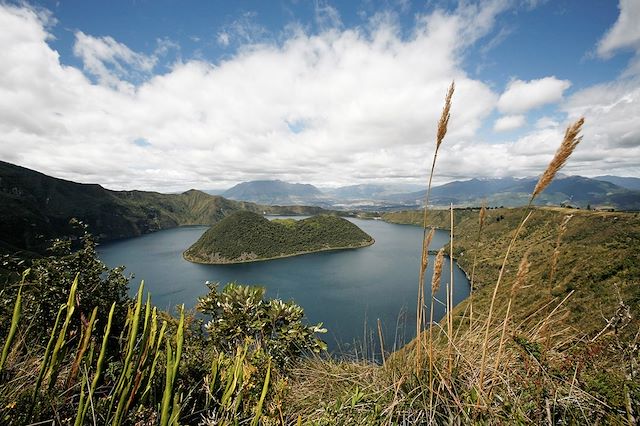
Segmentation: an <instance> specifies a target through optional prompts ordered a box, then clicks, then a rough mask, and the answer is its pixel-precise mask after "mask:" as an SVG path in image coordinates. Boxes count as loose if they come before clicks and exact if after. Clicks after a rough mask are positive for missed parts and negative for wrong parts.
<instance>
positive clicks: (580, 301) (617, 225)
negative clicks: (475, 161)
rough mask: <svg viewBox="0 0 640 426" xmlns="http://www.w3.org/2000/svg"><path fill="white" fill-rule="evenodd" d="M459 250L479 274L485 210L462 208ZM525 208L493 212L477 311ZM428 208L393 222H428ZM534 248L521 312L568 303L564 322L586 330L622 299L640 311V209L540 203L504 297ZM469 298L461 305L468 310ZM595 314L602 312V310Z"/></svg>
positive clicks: (478, 278) (445, 221)
mask: <svg viewBox="0 0 640 426" xmlns="http://www.w3.org/2000/svg"><path fill="white" fill-rule="evenodd" d="M454 212H455V213H454V256H455V257H456V260H457V262H458V264H459V265H460V266H461V267H462V268H463V269H464V270H465V271H467V273H468V274H471V271H472V269H473V259H474V256H475V254H476V253H475V251H476V240H477V236H478V210H475V211H474V210H465V209H458V210H455V211H454ZM522 214H523V209H491V210H487V216H486V219H485V225H484V227H483V230H482V234H481V235H480V241H479V244H478V250H477V251H478V253H477V265H476V269H475V279H474V281H475V286H474V287H475V288H476V292H475V294H474V301H473V303H474V310H476V309H477V310H478V311H479V312H481V311H482V312H485V311H486V310H488V305H489V302H490V299H491V296H492V292H493V288H494V284H495V282H496V280H497V278H498V273H499V269H500V265H501V262H502V259H503V256H504V253H505V251H506V248H507V245H508V244H509V240H510V238H511V236H512V233H513V231H514V230H515V229H516V227H517V225H518V223H519V221H520V220H521V218H522ZM422 215H423V213H422V212H419V211H406V212H397V213H389V214H385V215H383V219H384V220H386V221H389V222H393V223H406V224H415V225H418V224H420V225H421V224H422ZM568 215H572V217H571V219H569V221H568V222H567V225H566V231H565V232H564V234H563V235H562V236H561V239H560V245H559V246H558V256H557V266H556V272H555V273H554V276H553V278H551V277H550V275H551V273H550V272H551V261H552V257H553V252H554V250H555V249H556V245H557V243H558V233H559V230H560V226H561V224H562V222H563V220H564V219H565V217H567V216H568ZM427 218H428V219H427V221H428V223H429V224H430V225H433V226H436V227H441V228H448V227H449V212H448V211H445V210H437V211H430V212H429V213H428V216H427ZM525 252H529V261H530V262H531V266H530V269H529V274H528V282H529V283H530V284H531V286H525V287H523V288H522V289H521V290H519V292H518V295H519V296H518V298H516V299H515V300H514V301H513V306H512V310H513V315H514V317H515V318H516V319H519V320H523V319H524V318H527V317H529V316H531V315H532V314H533V313H534V312H535V313H536V316H540V315H544V314H545V313H546V314H548V312H547V311H546V310H545V309H543V310H541V311H538V309H539V308H541V307H542V306H544V305H545V304H547V303H549V302H550V301H551V300H554V299H557V300H558V301H559V300H562V299H563V298H565V297H566V296H568V295H569V294H570V293H571V296H570V297H569V298H568V299H567V300H566V302H565V303H564V305H563V306H564V309H563V312H564V311H565V310H566V312H565V317H564V319H563V324H564V325H566V326H570V327H572V328H573V329H574V330H576V331H578V332H580V333H585V334H589V333H593V332H595V331H598V330H600V329H601V328H602V327H603V326H604V323H603V321H602V316H601V315H600V314H599V313H600V312H601V313H602V315H604V316H608V315H610V314H612V313H613V312H614V311H615V309H616V308H617V306H618V303H619V298H618V295H620V297H622V299H623V300H624V301H625V302H626V303H629V304H630V306H632V308H633V310H634V311H635V312H634V316H635V317H640V286H639V285H638V277H640V215H639V214H638V213H624V212H594V211H585V210H575V209H562V208H537V209H535V210H534V212H533V214H532V215H531V217H530V218H529V220H528V221H527V224H526V225H525V227H524V229H523V231H522V233H521V235H520V237H519V239H518V241H517V242H516V245H515V247H514V249H513V250H512V252H511V255H510V261H509V263H508V264H507V269H506V275H505V277H504V279H503V280H504V281H503V282H505V283H507V284H506V285H504V286H503V287H502V288H501V291H499V293H498V296H497V297H498V301H501V302H502V303H506V301H507V299H508V297H509V294H510V292H511V284H512V282H513V281H514V279H515V275H516V272H517V270H518V264H519V262H520V260H521V258H522V256H523V255H524V253H525ZM467 305H468V300H467V301H465V302H463V303H462V304H460V306H459V307H458V310H460V311H463V310H464V309H465V308H466V307H467ZM594 312H598V314H597V315H594Z"/></svg>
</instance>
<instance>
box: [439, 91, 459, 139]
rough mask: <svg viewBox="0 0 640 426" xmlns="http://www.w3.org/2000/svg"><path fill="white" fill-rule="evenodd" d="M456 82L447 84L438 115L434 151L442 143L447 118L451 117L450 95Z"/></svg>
mask: <svg viewBox="0 0 640 426" xmlns="http://www.w3.org/2000/svg"><path fill="white" fill-rule="evenodd" d="M455 88H456V83H455V81H452V82H451V86H449V90H448V91H447V96H446V97H445V100H444V108H443V109H442V115H441V116H440V121H438V133H437V135H436V151H438V148H440V144H441V143H442V141H443V139H444V137H445V135H446V134H447V126H448V125H449V118H450V117H451V97H452V96H453V92H454V91H455Z"/></svg>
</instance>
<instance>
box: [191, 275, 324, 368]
mask: <svg viewBox="0 0 640 426" xmlns="http://www.w3.org/2000/svg"><path fill="white" fill-rule="evenodd" d="M208 286H209V294H208V295H206V296H204V297H201V298H200V299H199V302H198V307H197V309H198V311H200V312H202V313H203V314H205V315H208V316H209V317H210V320H209V321H208V322H207V323H206V324H205V329H206V331H207V332H208V334H209V336H208V337H209V339H210V341H211V343H212V344H213V345H214V346H215V347H216V348H218V349H219V350H221V351H223V352H225V353H227V354H233V353H235V352H236V349H237V348H238V347H239V346H242V345H243V344H245V342H246V341H247V340H250V341H251V342H253V343H254V344H256V345H257V346H259V347H262V348H264V350H265V351H266V352H267V353H268V354H269V355H270V356H271V357H272V358H273V360H274V361H275V362H276V365H278V366H284V365H286V364H287V362H288V361H291V360H292V359H295V358H297V357H299V356H301V355H303V354H305V353H309V352H316V353H317V352H320V351H322V350H325V349H326V344H325V343H324V342H322V341H321V340H320V339H318V338H317V337H315V333H324V332H325V331H326V330H324V329H323V328H322V324H317V325H314V326H307V325H305V324H304V323H303V321H302V320H303V316H304V312H303V310H302V308H301V307H300V306H298V305H296V304H295V303H293V302H283V301H281V300H278V299H274V300H269V301H267V300H265V298H264V295H265V289H264V288H262V287H251V286H242V285H238V284H235V283H230V284H227V285H226V286H225V287H224V289H223V290H222V291H218V284H208Z"/></svg>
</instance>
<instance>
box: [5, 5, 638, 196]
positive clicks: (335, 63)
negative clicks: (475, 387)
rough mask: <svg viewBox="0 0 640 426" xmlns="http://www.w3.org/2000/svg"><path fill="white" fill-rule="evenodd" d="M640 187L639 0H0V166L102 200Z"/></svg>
mask: <svg viewBox="0 0 640 426" xmlns="http://www.w3.org/2000/svg"><path fill="white" fill-rule="evenodd" d="M452 81H455V85H456V90H455V94H454V96H453V107H452V110H451V119H450V122H449V131H448V133H447V136H446V138H445V140H444V142H443V144H442V146H441V148H440V152H439V154H438V155H439V156H438V162H437V165H436V171H435V182H436V184H439V183H445V182H449V181H452V180H462V179H469V178H492V177H503V176H514V177H525V176H536V175H539V174H540V173H542V172H543V171H544V169H545V168H546V165H547V164H548V162H549V161H550V159H551V158H552V156H553V153H554V152H555V150H556V149H557V147H558V146H559V144H560V142H561V140H562V137H563V134H564V130H565V129H566V127H567V126H568V125H569V124H570V123H572V122H573V121H575V120H577V119H578V118H579V117H581V116H584V117H585V125H584V129H583V136H584V139H583V141H582V142H581V144H580V145H579V146H578V148H577V149H576V151H575V152H574V154H573V156H572V157H571V158H570V159H569V161H568V163H567V165H566V166H565V169H564V170H563V171H564V173H567V174H576V175H582V176H598V175H605V174H611V175H618V176H633V177H640V0H619V2H617V1H615V0H549V1H545V0H483V1H480V0H479V1H471V0H459V1H453V0H443V1H437V0H422V1H410V0H384V1H382V0H381V1H374V0H350V1H337V0H334V1H331V0H273V1H263V0H255V1H243V0H238V1H223V0H201V1H196V0H185V1H177V0H131V1H119V0H114V1H109V2H105V1H99V0H69V1H64V0H61V1H38V2H35V1H34V2H27V1H20V2H15V1H2V0H0V160H3V161H8V162H11V163H14V164H18V165H21V166H24V167H28V168H32V169H35V170H38V171H40V172H43V173H46V174H49V175H52V176H56V177H60V178H64V179H69V180H73V181H76V182H84V183H99V184H101V185H103V186H105V187H107V188H110V189H117V190H123V189H141V190H154V191H161V192H176V191H184V190H187V189H190V188H197V189H214V188H215V189H219V188H228V187H230V186H232V185H234V184H236V183H238V182H241V181H248V180H255V179H280V180H284V181H288V182H302V183H311V184H315V185H318V186H324V187H327V186H339V185H352V184H359V183H411V184H420V183H423V182H426V179H427V176H428V171H429V167H430V165H431V159H432V156H433V151H434V148H435V133H436V123H437V121H438V118H439V116H440V112H441V109H442V106H443V100H444V96H445V94H446V92H447V88H448V86H449V84H450V83H451V82H452Z"/></svg>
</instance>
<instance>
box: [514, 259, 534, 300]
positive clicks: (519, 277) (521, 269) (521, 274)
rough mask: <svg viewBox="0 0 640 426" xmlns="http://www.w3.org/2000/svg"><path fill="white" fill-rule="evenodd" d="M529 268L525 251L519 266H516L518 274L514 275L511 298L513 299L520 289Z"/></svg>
mask: <svg viewBox="0 0 640 426" xmlns="http://www.w3.org/2000/svg"><path fill="white" fill-rule="evenodd" d="M530 266H531V262H529V252H528V251H527V252H526V253H525V254H524V256H522V260H521V261H520V266H518V273H517V274H516V280H515V282H514V283H513V287H511V297H513V296H514V295H515V294H516V292H517V291H518V290H520V288H522V286H523V285H524V283H525V281H526V279H527V275H528V274H529V267H530Z"/></svg>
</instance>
